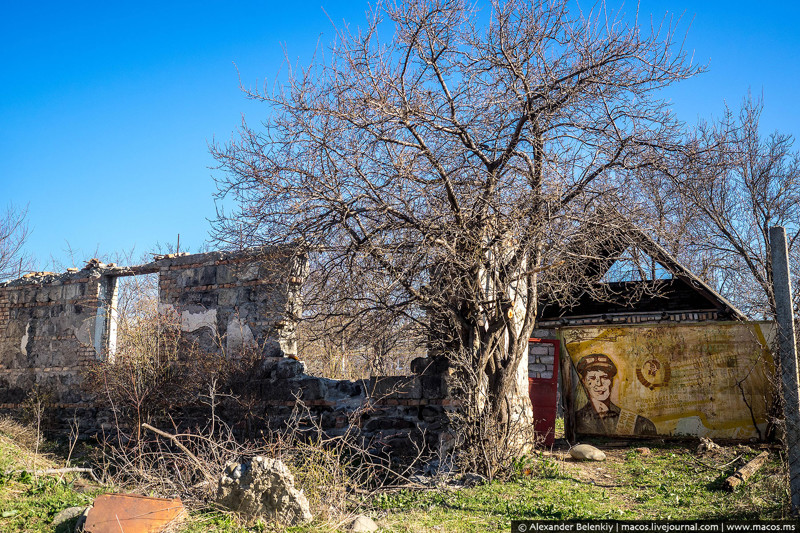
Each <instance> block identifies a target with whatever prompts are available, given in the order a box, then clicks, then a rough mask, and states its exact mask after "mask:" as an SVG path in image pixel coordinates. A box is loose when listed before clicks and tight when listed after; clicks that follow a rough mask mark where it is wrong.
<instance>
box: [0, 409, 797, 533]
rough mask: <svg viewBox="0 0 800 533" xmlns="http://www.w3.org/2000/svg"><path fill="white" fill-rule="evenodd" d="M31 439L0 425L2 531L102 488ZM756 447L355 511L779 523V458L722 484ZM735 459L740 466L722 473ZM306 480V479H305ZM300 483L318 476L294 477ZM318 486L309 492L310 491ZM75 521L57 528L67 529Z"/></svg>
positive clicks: (519, 474)
mask: <svg viewBox="0 0 800 533" xmlns="http://www.w3.org/2000/svg"><path fill="white" fill-rule="evenodd" d="M31 442H34V443H35V438H33V439H31V436H30V432H29V431H28V430H25V428H21V427H19V426H16V425H11V424H10V423H8V422H6V421H2V420H0V472H7V471H9V470H25V472H21V473H15V474H10V475H4V474H3V475H0V531H19V532H24V533H28V532H31V533H33V532H44V531H48V532H49V531H53V528H52V526H51V523H52V519H53V517H54V516H55V514H56V513H57V512H59V511H61V510H62V509H66V508H67V507H72V506H78V505H89V504H90V503H91V501H92V499H93V498H94V497H95V496H96V495H97V494H98V493H100V492H102V491H109V490H112V489H111V488H108V487H107V488H99V487H91V486H89V487H87V486H86V483H85V482H82V481H81V480H79V479H78V478H75V477H65V478H63V479H59V478H57V477H39V478H36V477H34V476H33V475H31V474H30V472H31V470H32V469H33V467H34V466H35V467H36V468H48V467H53V466H63V465H64V460H63V459H58V458H57V455H54V454H53V452H54V451H57V450H55V449H54V448H53V447H52V446H51V445H48V444H45V445H44V446H43V447H44V450H45V452H46V453H44V454H39V455H35V454H33V452H32V451H31V450H33V449H34V446H32V445H31ZM759 451H760V450H754V449H751V448H748V447H741V446H731V447H726V448H723V449H722V450H721V451H719V452H717V453H716V454H712V455H708V454H706V455H702V456H698V455H696V454H695V453H694V449H693V446H689V445H671V444H661V445H652V446H650V448H649V449H648V450H647V451H645V452H642V451H637V449H636V448H635V447H630V448H606V453H607V455H608V459H607V460H606V461H605V462H602V463H577V462H573V461H571V460H569V459H567V458H566V455H565V454H564V453H563V451H562V452H561V453H559V452H540V453H537V454H535V455H532V456H530V457H524V458H521V459H520V460H518V461H517V463H516V464H515V467H514V471H515V472H516V474H515V475H514V476H513V477H512V479H510V480H508V481H505V482H493V483H489V484H485V485H481V486H478V487H473V488H469V489H458V490H455V489H452V488H446V487H442V488H440V489H438V490H400V491H396V492H392V493H381V494H378V495H375V496H372V497H370V498H363V499H361V500H360V505H355V504H356V503H359V502H357V501H355V500H352V501H353V507H352V508H351V509H349V511H351V512H363V513H364V514H368V515H369V516H372V517H373V518H374V519H375V520H376V521H377V522H378V524H379V525H380V526H381V528H382V530H383V531H390V532H436V533H446V532H459V533H460V532H484V531H496V532H507V531H508V530H509V527H510V523H511V520H514V519H553V520H563V519H673V520H678V519H685V520H689V519H708V520H711V519H717V520H718V519H727V520H744V519H748V520H750V519H782V518H787V516H788V515H787V510H788V491H787V486H788V485H787V483H786V475H785V471H784V469H783V466H782V464H781V461H780V457H779V455H778V453H777V452H776V451H772V452H771V456H770V460H769V462H768V463H767V464H766V465H765V467H764V468H762V469H761V471H759V473H757V474H756V475H755V476H754V477H753V478H751V480H750V481H749V482H748V483H746V484H744V485H743V486H742V487H740V488H739V489H737V490H736V491H735V492H733V493H729V492H726V491H724V490H723V489H722V483H723V481H724V479H725V478H726V477H727V476H729V475H731V474H732V473H733V471H734V470H735V468H736V467H738V466H741V464H742V463H743V461H745V460H748V459H750V458H752V457H754V456H755V455H756V454H757V453H758V452H759ZM736 458H739V459H738V461H736V462H735V463H734V464H730V465H728V466H725V465H726V464H727V463H729V462H731V461H732V460H734V459H736ZM300 474H303V473H300ZM297 477H298V480H299V479H312V478H313V476H310V475H307V476H304V475H298V476H297ZM309 489H312V487H307V488H306V490H307V491H308V490H309ZM73 524H74V521H71V522H69V523H67V524H65V526H63V527H62V528H60V529H59V530H58V531H61V532H66V531H71V528H72V526H73ZM345 526H346V523H342V522H341V521H340V522H335V521H323V520H322V519H318V520H316V521H315V522H313V523H312V524H309V525H307V526H304V527H295V528H290V529H288V530H287V531H290V532H295V533H305V532H311V531H331V532H332V531H344V530H345V529H346V527H345ZM180 531H184V532H191V533H194V532H197V533H200V532H206V531H208V532H213V533H243V532H245V531H257V532H268V531H276V529H274V528H273V527H272V526H269V525H267V524H265V523H260V524H253V525H250V526H249V527H245V526H244V525H242V524H241V523H239V522H238V521H237V520H236V519H235V518H233V517H232V516H231V515H227V514H224V513H220V512H216V511H197V512H193V513H192V515H191V517H190V519H189V520H188V521H187V522H186V523H185V524H184V525H183V526H182V528H181V529H180Z"/></svg>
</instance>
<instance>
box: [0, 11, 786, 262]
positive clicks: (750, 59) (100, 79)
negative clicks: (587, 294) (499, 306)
mask: <svg viewBox="0 0 800 533" xmlns="http://www.w3.org/2000/svg"><path fill="white" fill-rule="evenodd" d="M5 4H6V5H4V6H3V16H2V17H0V67H1V68H0V126H1V128H0V209H3V208H4V207H5V205H7V204H8V203H9V202H12V203H14V204H15V205H17V206H25V205H28V209H29V210H28V220H29V224H30V226H31V229H32V230H33V231H32V234H31V236H30V239H29V241H28V251H29V252H31V253H33V254H34V255H35V256H36V259H37V261H38V265H39V267H40V268H50V267H51V265H50V262H51V259H55V260H56V261H57V262H58V263H60V266H63V267H67V266H72V265H73V263H74V264H75V265H76V266H82V262H83V261H85V260H86V259H89V258H90V257H92V256H93V255H94V253H95V250H99V252H100V254H106V255H110V254H113V253H115V252H125V251H129V250H131V249H135V254H136V255H137V256H139V255H140V254H142V253H144V252H148V251H152V250H153V248H154V246H155V245H156V243H162V244H164V243H173V244H174V242H175V240H176V238H177V235H178V234H179V233H180V235H181V249H184V250H185V249H186V248H187V247H188V248H189V249H190V250H192V251H195V250H197V249H199V248H200V247H201V246H202V244H203V243H204V242H205V241H206V240H207V238H208V230H209V224H208V222H207V219H209V218H213V217H214V213H215V211H214V202H213V198H212V194H213V192H214V190H215V188H214V182H213V180H212V175H213V171H212V170H211V169H210V168H209V167H211V166H213V164H214V161H213V159H212V158H211V157H210V155H209V154H208V143H209V142H211V141H212V140H213V139H217V140H219V141H224V140H226V139H229V138H230V136H231V134H232V132H233V131H234V130H235V128H236V127H237V125H238V124H239V123H240V121H241V116H242V114H244V115H245V116H246V117H247V119H248V121H249V122H251V123H255V122H256V121H258V120H259V118H260V117H263V114H264V109H263V107H260V106H259V105H257V104H255V103H253V102H250V101H247V100H246V99H245V98H244V96H243V95H242V94H241V92H240V91H239V89H238V83H239V75H241V78H242V81H243V83H244V84H245V85H247V86H259V87H260V86H263V83H264V80H269V81H272V80H273V79H274V78H275V76H276V75H277V74H278V72H279V71H281V70H283V71H285V67H284V65H283V61H284V51H285V52H287V53H288V56H289V57H290V58H291V59H292V60H296V59H298V58H299V59H301V61H303V62H307V61H308V60H309V59H310V58H311V54H312V53H313V52H314V49H315V47H316V45H317V42H318V41H319V42H321V43H323V44H325V43H328V42H330V40H331V39H332V35H333V29H332V26H331V21H330V20H331V19H332V20H334V21H336V22H337V23H341V21H342V20H347V21H348V22H349V23H350V24H351V25H353V26H355V25H361V24H363V21H364V20H365V18H364V12H365V10H366V9H367V3H366V2H362V1H361V0H351V1H348V2H332V1H326V0H315V1H306V0H295V1H293V2H272V1H262V2H245V1H241V2H236V1H230V2H225V3H223V2H186V3H182V2H165V1H160V2H148V1H140V2H136V3H133V2H131V3H127V2H96V3H91V2H74V3H65V2H36V3H31V2H13V3H12V2H6V3H5ZM582 5H584V3H582ZM586 5H588V4H586ZM608 5H609V7H612V8H614V9H616V8H617V7H618V6H619V5H620V4H618V3H616V2H613V1H611V0H609V3H608ZM635 8H636V4H635V3H630V4H626V6H625V7H624V8H623V9H624V10H625V11H627V12H632V11H635ZM665 12H669V15H670V16H675V17H682V24H681V27H682V28H684V29H686V28H687V27H688V30H689V33H688V36H687V38H686V45H685V46H686V48H687V49H689V50H690V51H692V52H693V54H694V58H695V61H696V62H700V63H706V64H708V65H709V72H708V73H706V74H704V75H702V76H700V77H698V78H696V79H692V80H689V81H688V82H685V83H683V84H681V85H680V86H678V87H675V88H673V89H670V92H669V97H670V98H671V99H672V100H673V102H674V107H675V110H676V111H677V113H678V115H679V116H680V117H681V118H683V119H684V120H687V121H689V122H694V121H696V120H697V119H698V118H710V117H711V116H719V114H720V113H721V112H722V110H723V106H724V103H725V102H728V103H729V104H731V105H733V106H738V105H739V103H740V101H741V99H742V98H743V97H744V95H745V94H746V93H747V90H748V88H751V89H752V91H753V93H754V94H757V95H760V94H763V96H764V98H765V101H766V110H765V113H764V117H763V122H762V125H763V128H764V131H765V132H769V131H773V130H776V129H777V130H780V131H782V132H788V133H792V134H794V135H798V134H800V111H798V105H797V101H796V96H795V92H796V87H797V85H798V82H800V31H798V30H797V29H796V24H797V23H798V20H800V6H799V5H798V4H796V3H794V2H773V3H766V4H763V5H760V6H759V7H758V8H755V7H754V4H753V3H752V2H721V1H719V2H718V1H705V2H690V1H688V0H684V1H671V0H663V1H644V0H643V1H642V2H641V4H640V13H641V14H640V20H642V21H645V22H649V20H650V14H651V13H652V14H653V17H654V19H655V20H656V21H660V20H661V19H662V17H663V15H664V13H665ZM234 64H235V65H236V66H234ZM237 69H238V71H237ZM70 249H71V250H72V255H71V254H70V253H69V250H70Z"/></svg>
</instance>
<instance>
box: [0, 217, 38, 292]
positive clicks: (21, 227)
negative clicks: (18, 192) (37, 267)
mask: <svg viewBox="0 0 800 533" xmlns="http://www.w3.org/2000/svg"><path fill="white" fill-rule="evenodd" d="M27 214H28V210H27V208H22V209H19V208H15V207H14V206H13V205H9V206H8V207H7V208H6V212H5V213H4V214H2V215H0V281H4V280H7V279H12V278H16V277H19V276H21V275H22V273H23V272H24V271H26V270H28V269H30V268H31V266H32V264H33V260H32V258H31V257H30V256H29V255H28V254H26V253H25V252H24V250H23V246H24V245H25V241H26V240H27V239H28V235H29V234H30V232H29V230H28V223H27V221H26V220H25V217H26V216H27Z"/></svg>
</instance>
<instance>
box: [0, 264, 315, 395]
mask: <svg viewBox="0 0 800 533" xmlns="http://www.w3.org/2000/svg"><path fill="white" fill-rule="evenodd" d="M303 269H304V264H303V261H302V259H301V260H298V259H296V258H294V257H293V256H292V255H291V254H290V253H288V252H286V251H281V250H276V249H271V250H263V249H259V250H254V251H247V252H238V253H234V252H211V253H206V254H195V255H188V254H176V255H168V256H162V257H159V258H158V259H157V260H156V261H154V262H152V263H148V264H145V265H138V266H134V267H117V266H115V265H104V264H103V263H100V262H99V261H97V260H92V261H90V262H89V263H87V265H86V266H85V267H84V269H82V270H80V271H78V270H76V269H70V271H68V272H66V273H63V274H52V273H36V274H29V275H26V276H25V277H23V278H20V279H17V280H14V281H10V282H6V283H2V284H0V408H4V409H14V408H18V407H20V404H21V403H22V402H23V401H24V400H25V398H26V397H27V396H28V395H29V394H30V393H31V391H33V390H34V388H35V387H38V388H40V389H41V390H42V391H46V392H47V393H48V395H49V401H50V402H51V403H52V404H54V405H56V406H59V407H62V408H69V407H75V408H84V407H88V405H87V404H86V403H85V401H86V399H85V398H84V396H85V394H84V393H83V392H82V391H81V387H80V384H81V382H82V380H83V377H84V374H85V371H86V369H87V367H88V366H89V365H90V364H92V363H94V362H97V361H102V360H104V359H109V358H113V350H114V348H113V347H114V345H115V341H114V335H115V330H116V324H115V313H116V309H115V306H116V286H117V280H118V279H119V278H120V277H124V276H131V275H138V274H152V273H157V274H158V276H159V285H160V291H159V299H160V302H161V303H160V307H161V309H162V310H163V312H165V313H175V314H176V315H177V316H179V318H180V324H181V327H182V329H183V330H184V331H185V332H186V333H187V334H189V335H194V336H195V337H196V339H197V340H199V341H201V342H202V346H203V347H204V348H205V349H207V350H219V351H221V352H223V353H225V354H229V355H233V354H235V352H236V351H237V350H239V349H241V348H242V347H244V346H248V347H250V348H251V349H256V350H260V351H261V353H263V354H264V355H266V356H275V355H281V356H282V355H290V356H291V355H295V354H296V352H297V346H296V341H295V333H294V331H295V329H294V328H295V324H296V318H297V315H298V314H299V312H300V305H301V304H300V301H299V294H298V290H299V286H300V282H301V280H302V276H303V274H304V272H303Z"/></svg>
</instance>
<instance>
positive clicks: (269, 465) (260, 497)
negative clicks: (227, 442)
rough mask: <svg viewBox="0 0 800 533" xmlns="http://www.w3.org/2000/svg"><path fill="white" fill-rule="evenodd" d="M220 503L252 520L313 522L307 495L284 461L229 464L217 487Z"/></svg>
mask: <svg viewBox="0 0 800 533" xmlns="http://www.w3.org/2000/svg"><path fill="white" fill-rule="evenodd" d="M217 503H218V504H220V505H221V506H223V507H226V508H228V509H231V510H232V511H236V512H238V513H241V514H243V515H244V516H246V517H248V518H258V517H263V518H266V519H268V520H276V521H278V522H280V523H282V524H287V525H297V524H302V523H303V522H308V521H310V520H311V519H312V516H311V510H310V509H309V506H308V499H306V497H305V495H304V494H303V491H300V490H297V489H296V488H295V486H294V476H292V473H291V472H289V469H288V468H287V467H286V465H285V464H283V462H282V461H281V460H280V459H271V458H269V457H260V456H259V457H254V458H253V460H252V461H250V462H249V463H241V464H239V463H229V464H228V465H227V467H226V468H225V472H224V473H223V474H222V477H221V478H220V480H219V485H218V486H217Z"/></svg>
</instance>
